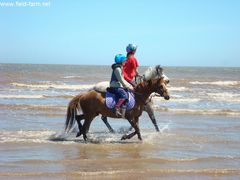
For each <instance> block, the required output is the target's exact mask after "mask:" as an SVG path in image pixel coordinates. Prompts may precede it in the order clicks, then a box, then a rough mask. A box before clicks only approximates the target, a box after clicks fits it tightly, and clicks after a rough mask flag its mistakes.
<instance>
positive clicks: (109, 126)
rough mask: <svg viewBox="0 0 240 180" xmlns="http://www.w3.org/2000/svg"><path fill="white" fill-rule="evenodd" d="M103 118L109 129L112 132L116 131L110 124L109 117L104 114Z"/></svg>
mask: <svg viewBox="0 0 240 180" xmlns="http://www.w3.org/2000/svg"><path fill="white" fill-rule="evenodd" d="M101 119H102V120H103V122H104V123H105V125H106V126H107V128H108V130H109V131H110V132H111V133H115V131H114V130H113V128H112V126H111V125H110V124H109V122H108V120H107V117H106V116H102V117H101Z"/></svg>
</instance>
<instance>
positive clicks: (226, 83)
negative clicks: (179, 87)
mask: <svg viewBox="0 0 240 180" xmlns="http://www.w3.org/2000/svg"><path fill="white" fill-rule="evenodd" d="M189 83H190V84H194V85H217V86H237V85H240V81H213V82H200V81H192V82H189Z"/></svg>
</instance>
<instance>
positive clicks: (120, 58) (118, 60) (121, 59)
mask: <svg viewBox="0 0 240 180" xmlns="http://www.w3.org/2000/svg"><path fill="white" fill-rule="evenodd" d="M126 60H127V57H126V56H124V55H123V54H117V55H116V56H115V63H122V62H124V61H126Z"/></svg>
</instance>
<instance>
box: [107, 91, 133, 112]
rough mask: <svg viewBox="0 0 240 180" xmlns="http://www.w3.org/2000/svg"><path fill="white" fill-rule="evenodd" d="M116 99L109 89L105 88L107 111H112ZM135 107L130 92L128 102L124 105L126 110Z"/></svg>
mask: <svg viewBox="0 0 240 180" xmlns="http://www.w3.org/2000/svg"><path fill="white" fill-rule="evenodd" d="M117 100H118V99H117V97H116V95H115V94H113V93H112V92H111V88H107V92H106V106H107V107H108V108H109V109H113V108H114V107H115V105H116V102H117ZM134 105H135V97H134V94H133V93H132V92H128V102H127V103H126V109H127V110H129V109H132V108H133V107H134Z"/></svg>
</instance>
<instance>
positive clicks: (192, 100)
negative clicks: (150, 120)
mask: <svg viewBox="0 0 240 180" xmlns="http://www.w3.org/2000/svg"><path fill="white" fill-rule="evenodd" d="M170 97H171V99H170V101H166V100H165V99H164V98H163V97H153V100H154V101H156V102H158V101H161V102H171V103H172V102H175V103H196V102H199V101H201V99H200V98H183V97H182V96H178V95H170ZM181 97H182V98H181Z"/></svg>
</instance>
